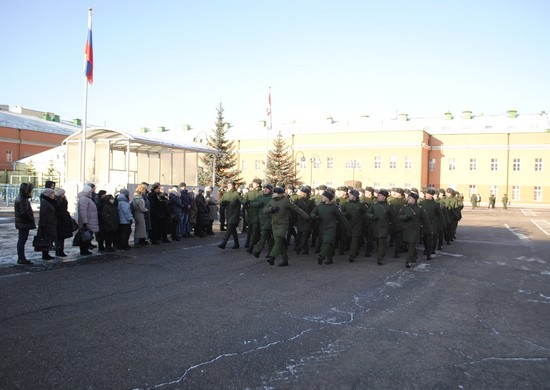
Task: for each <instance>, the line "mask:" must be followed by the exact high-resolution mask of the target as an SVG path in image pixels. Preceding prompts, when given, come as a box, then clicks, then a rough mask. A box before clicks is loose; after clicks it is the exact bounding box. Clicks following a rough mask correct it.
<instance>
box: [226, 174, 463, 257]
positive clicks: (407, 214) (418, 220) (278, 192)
mask: <svg viewBox="0 0 550 390" xmlns="http://www.w3.org/2000/svg"><path fill="white" fill-rule="evenodd" d="M220 205H221V206H222V207H224V208H225V213H226V219H227V230H226V232H225V236H224V239H223V242H222V243H221V244H220V245H219V246H218V247H219V248H222V249H225V247H226V245H227V242H228V241H229V239H230V238H233V241H234V245H233V249H238V248H239V247H240V245H239V241H238V237H237V226H238V224H239V220H240V216H241V211H242V210H244V212H245V213H246V216H247V218H246V221H247V225H248V226H247V229H246V231H247V238H246V243H245V247H246V248H247V251H248V253H251V254H253V255H254V256H255V257H257V258H259V256H260V254H261V252H262V251H263V249H264V248H265V247H266V246H267V250H268V253H267V256H266V257H267V261H268V262H269V264H271V265H274V262H275V259H276V258H277V257H278V256H281V258H282V260H281V262H280V263H279V264H278V265H279V266H287V265H288V253H287V247H288V245H289V243H290V240H291V238H292V237H294V244H295V245H294V248H295V251H296V253H297V254H298V255H299V254H308V253H309V250H310V248H315V249H314V251H315V253H318V263H319V265H321V264H332V262H333V256H334V253H335V249H338V253H339V254H341V255H343V254H345V253H346V252H348V259H349V261H350V262H353V261H354V259H356V258H357V257H358V256H359V251H360V250H361V248H364V255H365V256H366V257H370V256H371V254H372V253H373V251H374V249H375V248H376V257H377V263H378V264H380V265H382V264H383V262H384V259H385V257H386V251H387V246H388V241H389V245H390V246H391V247H393V248H394V254H393V256H394V257H395V258H398V257H399V255H400V253H402V252H405V251H406V252H407V258H406V262H405V265H406V267H410V265H411V263H414V262H416V259H417V257H418V255H417V253H416V244H418V243H419V242H420V241H422V242H423V243H424V248H425V249H424V255H425V256H426V259H427V260H430V259H431V255H432V254H434V253H435V251H436V249H437V250H441V249H442V246H443V243H446V244H450V243H451V241H452V240H453V239H454V238H455V236H456V228H457V226H458V221H460V219H461V218H462V215H461V210H462V208H463V198H462V196H461V195H460V194H459V193H458V192H456V191H454V190H453V189H452V188H447V189H446V190H445V189H439V190H436V189H433V188H428V189H425V190H423V191H418V190H417V189H414V188H413V189H410V190H404V189H401V188H394V189H392V190H391V193H390V191H388V190H385V189H379V190H375V189H374V188H372V187H366V188H365V189H364V190H362V189H356V188H352V187H338V188H337V189H333V188H329V187H327V186H324V185H321V186H319V187H318V188H316V189H314V190H312V189H311V188H310V187H309V186H301V187H299V188H298V189H297V190H296V191H294V189H293V188H292V187H287V188H286V189H285V188H284V186H282V185H278V186H276V187H274V186H273V185H271V184H263V186H262V182H261V180H259V179H255V180H254V181H253V182H252V188H251V189H250V190H249V191H248V192H246V193H245V194H244V195H241V194H240V193H239V192H238V191H237V190H236V183H234V182H231V183H229V184H228V187H227V191H226V192H225V193H224V195H223V197H222V198H221V199H220Z"/></svg>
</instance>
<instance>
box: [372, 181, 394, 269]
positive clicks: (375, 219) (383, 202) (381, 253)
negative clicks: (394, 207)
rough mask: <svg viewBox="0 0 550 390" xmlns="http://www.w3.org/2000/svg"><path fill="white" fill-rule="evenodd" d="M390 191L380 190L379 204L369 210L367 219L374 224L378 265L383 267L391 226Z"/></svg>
mask: <svg viewBox="0 0 550 390" xmlns="http://www.w3.org/2000/svg"><path fill="white" fill-rule="evenodd" d="M388 195H389V194H388V191H387V190H385V189H380V190H378V196H377V202H376V203H374V204H373V205H372V207H370V208H369V209H368V210H367V219H369V220H370V221H371V223H372V229H373V237H374V239H375V240H376V243H377V247H378V248H377V263H378V265H382V264H383V261H384V257H385V256H386V245H387V240H388V234H389V232H390V224H391V219H392V216H391V209H390V205H389V204H388V201H387V198H388Z"/></svg>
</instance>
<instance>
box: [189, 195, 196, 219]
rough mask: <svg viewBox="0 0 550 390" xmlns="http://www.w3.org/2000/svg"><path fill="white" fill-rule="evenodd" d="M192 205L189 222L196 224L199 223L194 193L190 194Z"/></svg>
mask: <svg viewBox="0 0 550 390" xmlns="http://www.w3.org/2000/svg"><path fill="white" fill-rule="evenodd" d="M189 198H190V199H191V207H190V208H189V223H190V224H191V225H194V224H196V223H197V202H196V200H195V197H194V196H193V195H190V196H189Z"/></svg>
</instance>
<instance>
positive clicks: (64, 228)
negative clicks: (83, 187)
mask: <svg viewBox="0 0 550 390" xmlns="http://www.w3.org/2000/svg"><path fill="white" fill-rule="evenodd" d="M55 201H56V207H55V215H56V217H57V238H56V240H55V255H56V256H59V257H67V255H66V254H65V239H66V238H69V237H72V236H73V221H72V218H71V214H69V211H68V207H69V202H68V201H67V198H66V197H65V190H64V189H63V188H56V189H55Z"/></svg>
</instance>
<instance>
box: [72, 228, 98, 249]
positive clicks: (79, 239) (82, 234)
mask: <svg viewBox="0 0 550 390" xmlns="http://www.w3.org/2000/svg"><path fill="white" fill-rule="evenodd" d="M93 238H94V233H93V232H92V231H91V230H88V229H79V230H78V231H77V232H76V234H75V235H74V238H73V246H80V245H81V244H83V243H85V242H90V241H92V240H93Z"/></svg>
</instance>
